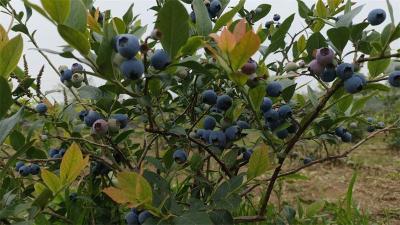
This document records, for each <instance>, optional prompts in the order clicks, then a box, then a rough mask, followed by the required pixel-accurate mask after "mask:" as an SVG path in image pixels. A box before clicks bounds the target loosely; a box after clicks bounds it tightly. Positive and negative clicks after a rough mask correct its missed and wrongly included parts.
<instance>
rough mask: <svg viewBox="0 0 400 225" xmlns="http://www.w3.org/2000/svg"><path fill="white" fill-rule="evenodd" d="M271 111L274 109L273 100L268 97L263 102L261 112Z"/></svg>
mask: <svg viewBox="0 0 400 225" xmlns="http://www.w3.org/2000/svg"><path fill="white" fill-rule="evenodd" d="M270 109H272V100H271V99H270V98H268V97H264V99H263V102H262V104H261V111H263V112H264V113H265V112H267V111H268V110H270Z"/></svg>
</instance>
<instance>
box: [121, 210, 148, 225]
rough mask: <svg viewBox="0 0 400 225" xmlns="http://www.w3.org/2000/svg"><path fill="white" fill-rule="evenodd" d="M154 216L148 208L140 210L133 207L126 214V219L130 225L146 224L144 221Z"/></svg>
mask: <svg viewBox="0 0 400 225" xmlns="http://www.w3.org/2000/svg"><path fill="white" fill-rule="evenodd" d="M152 216H153V215H152V214H151V213H150V212H149V211H147V210H144V211H138V210H137V209H135V208H133V209H131V210H130V211H129V212H128V213H127V214H126V215H125V221H126V223H127V224H128V225H140V224H144V222H145V221H146V220H147V219H148V218H150V217H152Z"/></svg>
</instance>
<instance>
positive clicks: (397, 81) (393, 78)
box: [388, 71, 400, 87]
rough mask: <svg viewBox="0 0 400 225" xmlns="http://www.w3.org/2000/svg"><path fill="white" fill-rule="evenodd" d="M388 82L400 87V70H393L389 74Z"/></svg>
mask: <svg viewBox="0 0 400 225" xmlns="http://www.w3.org/2000/svg"><path fill="white" fill-rule="evenodd" d="M388 81H389V84H390V85H391V86H393V87H400V71H394V72H392V73H391V74H390V75H389V79H388Z"/></svg>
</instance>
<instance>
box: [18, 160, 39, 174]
mask: <svg viewBox="0 0 400 225" xmlns="http://www.w3.org/2000/svg"><path fill="white" fill-rule="evenodd" d="M15 170H16V171H18V173H19V174H20V175H21V176H23V177H26V176H28V175H29V174H32V175H38V174H39V173H40V166H39V165H37V164H35V163H32V164H31V165H25V163H24V162H22V161H18V162H17V163H16V165H15Z"/></svg>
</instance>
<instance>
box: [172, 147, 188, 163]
mask: <svg viewBox="0 0 400 225" xmlns="http://www.w3.org/2000/svg"><path fill="white" fill-rule="evenodd" d="M172 157H173V158H174V160H175V162H176V163H178V164H183V163H185V162H186V161H187V153H186V152H185V151H184V150H182V149H178V150H176V151H175V152H174V154H173V155H172Z"/></svg>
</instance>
